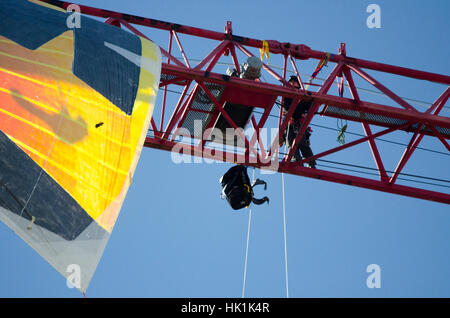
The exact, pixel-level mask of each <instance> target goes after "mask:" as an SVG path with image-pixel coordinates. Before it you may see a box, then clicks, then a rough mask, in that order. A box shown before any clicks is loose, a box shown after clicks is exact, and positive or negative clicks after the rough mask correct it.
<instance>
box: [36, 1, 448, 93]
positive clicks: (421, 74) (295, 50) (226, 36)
mask: <svg viewBox="0 0 450 318" xmlns="http://www.w3.org/2000/svg"><path fill="white" fill-rule="evenodd" d="M40 1H42V2H46V3H49V4H52V5H54V6H58V7H60V8H63V9H65V10H66V9H67V7H68V6H69V5H71V4H73V3H71V2H64V1H58V0H40ZM79 7H80V11H81V13H84V14H88V15H92V16H96V17H102V18H105V19H107V18H117V19H121V20H124V21H127V22H129V23H133V24H137V25H142V26H147V27H151V28H156V29H161V30H166V31H171V30H174V31H176V32H178V33H183V34H188V35H192V36H198V37H203V38H207V39H212V40H218V41H223V40H230V41H233V42H236V43H240V44H241V45H245V46H250V47H255V48H261V47H262V45H263V41H262V40H258V39H252V38H249V37H243V36H237V35H233V34H231V33H221V32H216V31H210V30H206V29H201V28H196V27H191V26H186V25H181V24H177V23H171V22H166V21H161V20H155V19H149V18H144V17H140V16H136V15H130V14H124V13H120V12H115V11H110V10H104V9H98V8H94V7H89V6H82V5H79ZM267 43H268V46H269V51H270V52H271V53H275V54H285V55H287V54H290V55H292V56H293V57H295V58H297V59H303V60H304V59H309V58H313V59H319V60H322V59H325V58H326V56H327V52H323V51H316V50H312V49H311V48H309V47H308V46H306V45H304V44H291V43H287V42H285V43H281V42H279V41H276V40H268V41H267ZM330 61H332V62H335V63H340V62H342V63H344V64H353V65H356V66H359V67H362V68H367V69H372V70H376V71H380V72H386V73H391V74H397V75H401V76H406V77H410V78H416V79H421V80H428V81H432V82H437V83H443V84H447V85H450V76H447V75H442V74H437V73H431V72H425V71H420V70H415V69H411V68H406V67H400V66H394V65H390V64H384V63H378V62H372V61H368V60H363V59H357V58H353V57H347V56H344V55H335V54H332V55H331V58H330Z"/></svg>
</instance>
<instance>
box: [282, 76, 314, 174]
mask: <svg viewBox="0 0 450 318" xmlns="http://www.w3.org/2000/svg"><path fill="white" fill-rule="evenodd" d="M289 83H290V84H291V85H292V86H294V87H296V88H298V89H300V83H299V82H298V79H297V77H296V76H291V78H290V79H289ZM312 103H313V100H312V99H303V100H301V101H300V102H299V103H298V104H297V108H296V109H295V111H294V113H293V114H292V118H291V119H290V122H289V126H288V130H287V131H288V138H287V140H288V146H289V147H291V146H292V144H293V143H294V140H295V137H297V134H298V132H299V131H300V128H301V127H302V121H303V119H304V118H305V117H306V114H307V113H308V111H309V109H310V108H311V105H312ZM291 104H292V99H291V98H285V99H284V103H283V115H284V116H285V115H286V114H287V112H288V111H289V108H290V107H291ZM311 131H312V130H311V128H310V127H308V128H307V129H306V130H305V133H304V135H303V138H302V140H301V141H300V144H299V146H298V148H297V151H296V152H295V154H294V157H293V161H294V162H296V161H299V160H301V159H302V156H301V155H300V152H301V153H302V155H303V157H304V158H309V157H312V156H313V152H312V149H311V142H310V136H311ZM285 140H286V133H284V135H283V139H282V143H281V144H283V143H284V141H285ZM308 165H309V166H310V167H311V168H314V169H315V168H316V161H315V160H314V159H313V160H311V161H309V162H308Z"/></svg>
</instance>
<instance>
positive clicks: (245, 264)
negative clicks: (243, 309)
mask: <svg viewBox="0 0 450 318" xmlns="http://www.w3.org/2000/svg"><path fill="white" fill-rule="evenodd" d="M254 181H255V168H253V175H252V184H253V182H254ZM251 221H252V208H251V207H250V211H249V213H248V228H247V245H246V248H245V261H244V281H243V283H242V298H244V296H245V282H246V278H247V260H248V242H249V241H250V224H251Z"/></svg>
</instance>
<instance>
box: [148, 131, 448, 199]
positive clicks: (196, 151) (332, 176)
mask: <svg viewBox="0 0 450 318" xmlns="http://www.w3.org/2000/svg"><path fill="white" fill-rule="evenodd" d="M144 146H145V147H148V148H154V149H160V150H166V151H172V149H174V147H175V146H179V147H180V144H178V143H176V142H171V141H167V140H164V141H161V140H158V139H156V138H151V137H147V138H146V140H145V143H144ZM181 147H182V149H183V150H186V152H187V153H185V154H189V155H191V156H196V157H203V158H207V159H216V160H220V161H226V162H230V163H235V162H239V163H243V164H246V165H248V166H254V167H257V168H260V169H268V170H274V171H277V172H283V173H288V174H292V175H298V176H303V177H307V178H313V179H320V180H326V181H330V182H334V183H340V184H346V185H350V186H356V187H360V188H366V189H371V190H377V191H382V192H387V193H393V194H399V195H402V196H407V197H413V198H418V199H425V200H429V201H435V202H440V203H446V204H450V194H446V193H440V192H435V191H429V190H424V189H419V188H414V187H409V186H404V185H398V184H392V185H388V184H386V183H384V182H381V181H379V180H373V179H367V178H362V177H356V176H349V175H345V174H341V173H336V172H330V171H325V170H320V169H310V168H305V167H302V166H299V165H295V164H291V163H284V162H280V163H278V162H277V163H276V164H275V165H268V164H267V163H261V162H256V163H255V162H251V161H249V158H248V157H247V156H245V155H239V154H236V153H227V152H224V151H219V150H211V153H214V155H212V154H211V153H209V152H207V151H204V149H201V148H199V147H195V146H192V145H182V146H181Z"/></svg>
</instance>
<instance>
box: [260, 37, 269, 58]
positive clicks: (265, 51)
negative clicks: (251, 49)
mask: <svg viewBox="0 0 450 318" xmlns="http://www.w3.org/2000/svg"><path fill="white" fill-rule="evenodd" d="M259 53H261V61H262V60H263V59H264V54H266V57H267V62H269V43H267V41H266V40H263V41H262V48H260V49H259Z"/></svg>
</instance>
